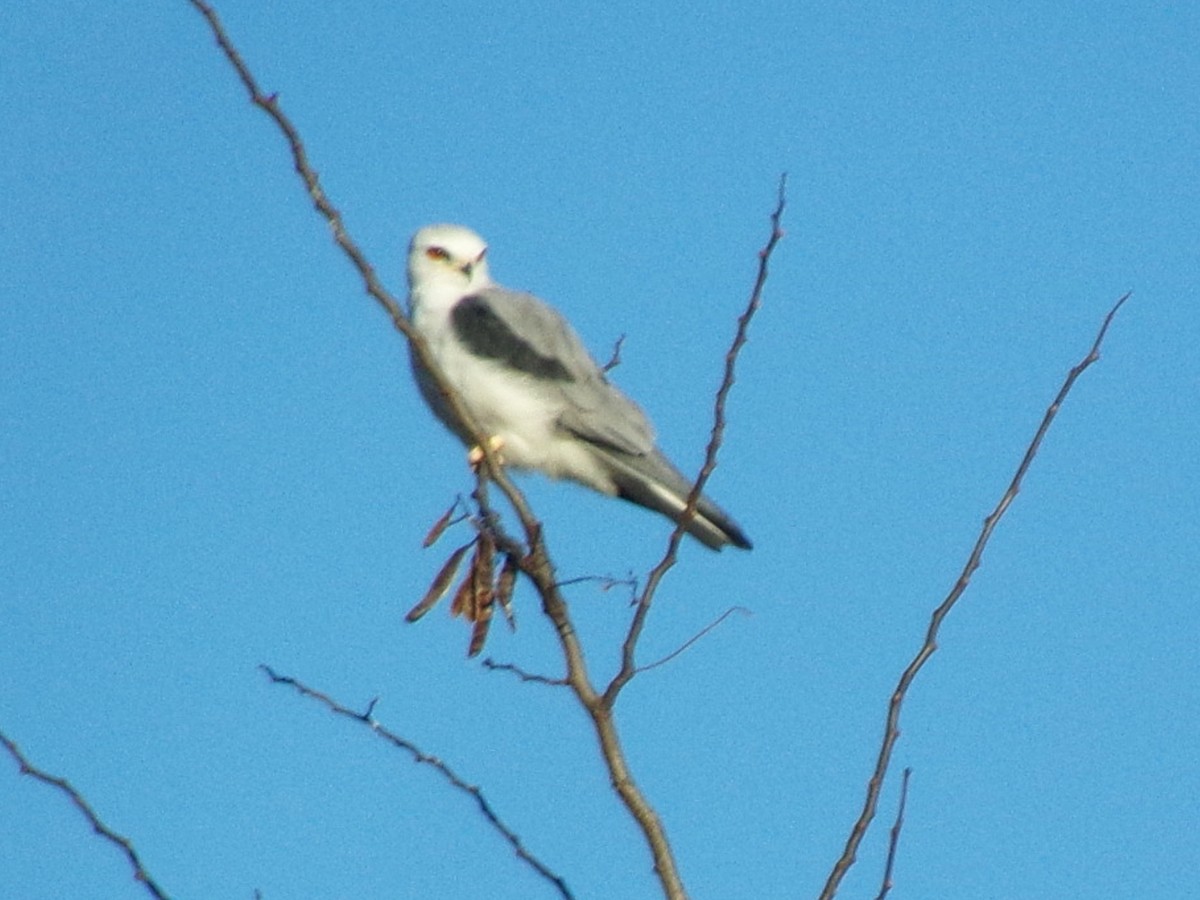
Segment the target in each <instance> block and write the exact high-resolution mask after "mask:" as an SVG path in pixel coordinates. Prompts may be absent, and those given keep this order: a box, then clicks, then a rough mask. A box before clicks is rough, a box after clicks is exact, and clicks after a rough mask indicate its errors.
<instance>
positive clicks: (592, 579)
mask: <svg viewBox="0 0 1200 900" xmlns="http://www.w3.org/2000/svg"><path fill="white" fill-rule="evenodd" d="M589 583H592V584H598V585H600V590H602V591H611V590H612V589H613V588H615V587H627V588H629V590H630V592H631V593H633V594H634V595H635V597H634V599H636V594H637V588H638V580H637V577H636V576H634V575H632V574H630V575H626V576H625V577H624V578H617V577H615V576H613V575H576V576H575V577H574V578H564V579H563V580H562V581H560V582H558V583H557V587H560V588H565V587H571V586H572V585H576V584H589Z"/></svg>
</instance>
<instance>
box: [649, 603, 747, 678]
mask: <svg viewBox="0 0 1200 900" xmlns="http://www.w3.org/2000/svg"><path fill="white" fill-rule="evenodd" d="M734 613H741V614H742V615H744V616H751V615H754V614H753V613H752V612H750V610H748V609H746V607H744V606H731V607H729V609H727V610H725V612H723V613H721V614H720V615H719V616H717V617H716V618H715V619H713V620H712V621H711V622H709V623H708V624H707V625H705V626H704V627H703V628H701V629H700V630H699V631H697V632H696V633H695V634H693V635H692V636H691V637H690V638H688V639H687V640H686V641H684V642H683V643H682V644H680V645H679V646H678V647H676V648H675V649H674V650H672V651H671V652H670V653H668V654H667V655H666V656H664V657H663V658H662V659H658V660H655V661H654V662H652V663H648V664H647V665H644V666H638V669H637V673H636V674H641V673H642V672H649V671H650V670H651V669H657V668H658V667H659V666H665V665H666V664H667V663H669V662H670V661H671V660H673V659H674V658H675V657H677V656H679V654H681V653H683V652H684V651H685V650H687V649H688V648H689V647H691V646H692V645H693V644H695V643H696V642H697V641H698V640H700V639H701V638H703V637H704V636H705V635H706V634H708V633H709V632H710V631H712V630H713V629H714V628H716V627H717V626H718V625H720V624H721V623H722V622H724V621H725V620H726V619H728V618H729V617H730V616H732V615H733V614H734Z"/></svg>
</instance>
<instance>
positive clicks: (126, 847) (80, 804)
mask: <svg viewBox="0 0 1200 900" xmlns="http://www.w3.org/2000/svg"><path fill="white" fill-rule="evenodd" d="M0 744H3V745H4V749H5V750H7V751H8V755H9V756H11V757H12V758H13V759H15V760H16V761H17V765H18V766H20V768H21V774H22V775H29V776H31V777H33V778H36V779H37V780H38V781H40V782H42V783H43V784H48V785H50V786H51V787H53V788H57V789H58V790H59V791H61V792H62V793H63V794H66V796H67V798H68V799H69V800H70V801H71V802H72V803H73V804H75V808H76V809H78V810H79V811H80V812H81V813H83V817H84V818H85V819H87V820H88V824H89V825H91V826H92V830H93V831H95V832H96V834H98V835H100V836H101V837H102V838H104V839H105V840H107V841H108V842H109V843H111V844H114V845H116V847H117V848H119V849H120V850H121V852H122V853H124V854H125V858H126V859H127V860H129V865H130V867H131V868H132V869H133V877H134V880H136V881H140V882H141V883H142V884H143V885H145V887H146V891H147V892H148V893H149V894H150V896H152V897H157V898H159V900H167V893H166V891H164V890H163V889H162V888H161V887H159V885H158V882H156V881H155V880H154V879H153V878H151V877H150V873H149V872H147V871H146V867H145V866H144V865H142V859H141V857H140V856H138V852H137V851H136V850H135V849H133V844H132V843H131V842H130V840H129V838H127V837H124V836H123V835H120V834H117V833H116V832H115V831H113V830H112V829H111V828H109V827H108V826H107V825H105V824H104V823H103V822H102V821H100V817H99V816H98V815H96V811H95V810H94V809H92V807H91V804H89V803H88V802H87V800H85V799H84V798H83V795H82V794H80V793H79V791H77V790H76V789H75V788H74V787H73V786H72V785H71V783H70V782H69V781H67V780H66V779H65V778H59V777H58V776H57V775H51V774H49V773H48V772H43V771H42V770H41V769H39V768H38V767H37V766H35V765H34V764H33V763H31V762H30V761H29V760H28V759H27V758H26V757H25V754H23V753H22V752H21V748H20V747H18V746H17V745H16V744H15V743H14V742H13V741H12V740H11V739H9V737H8V736H7V735H6V734H4V733H3V732H0Z"/></svg>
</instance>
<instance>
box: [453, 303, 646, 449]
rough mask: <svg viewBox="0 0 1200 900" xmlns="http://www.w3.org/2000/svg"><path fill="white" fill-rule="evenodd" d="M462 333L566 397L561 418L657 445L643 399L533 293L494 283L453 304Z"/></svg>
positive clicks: (579, 432) (583, 433)
mask: <svg viewBox="0 0 1200 900" xmlns="http://www.w3.org/2000/svg"><path fill="white" fill-rule="evenodd" d="M451 323H452V325H453V327H454V332H455V336H456V337H457V338H458V340H459V341H461V342H462V344H463V345H464V346H465V347H466V348H467V349H468V350H469V351H470V352H471V353H473V354H475V355H476V356H481V357H486V358H489V359H493V360H495V361H496V362H498V363H501V364H502V365H504V366H506V367H507V368H509V369H511V370H513V371H514V372H516V373H519V374H521V375H524V376H525V377H526V378H528V379H529V380H530V382H531V386H535V389H537V390H541V391H543V392H547V393H553V394H554V395H555V396H556V398H557V399H559V400H560V401H561V404H562V409H561V412H560V414H559V424H560V425H561V426H562V427H563V428H565V429H567V430H568V431H570V432H571V433H572V434H575V435H576V436H578V437H580V438H582V439H583V440H586V441H590V442H592V443H596V444H600V445H603V446H607V447H611V448H613V449H615V450H618V451H620V452H622V453H629V454H634V455H641V454H646V453H649V452H651V451H652V450H653V449H654V430H653V428H652V427H651V425H650V422H649V420H648V419H647V418H646V415H645V413H643V412H642V410H641V409H640V408H639V407H638V405H637V404H636V403H634V402H633V401H632V400H630V399H629V398H628V397H626V396H625V395H624V394H622V393H621V392H620V391H618V390H617V389H616V388H615V387H613V386H612V385H610V384H609V383H608V381H607V380H606V379H605V377H604V372H603V371H602V370H601V369H600V367H599V366H598V365H597V364H596V361H595V360H594V359H592V357H591V355H590V354H589V353H588V351H587V348H586V347H584V345H583V342H582V341H581V340H580V339H579V336H578V335H576V334H575V331H574V330H573V329H572V328H571V326H570V324H568V322H567V320H566V319H564V318H563V317H562V316H561V315H560V314H559V313H558V312H557V311H555V310H554V309H552V308H551V307H549V306H547V305H546V304H545V303H543V302H542V301H541V300H539V299H538V298H537V297H534V296H533V295H532V294H524V293H519V292H517V291H509V290H505V289H504V288H499V287H491V288H487V289H486V290H483V291H480V292H478V293H475V294H471V295H470V296H467V297H464V298H463V299H462V300H460V301H459V302H458V303H457V304H455V306H454V309H453V311H452V312H451Z"/></svg>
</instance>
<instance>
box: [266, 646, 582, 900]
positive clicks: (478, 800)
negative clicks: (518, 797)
mask: <svg viewBox="0 0 1200 900" xmlns="http://www.w3.org/2000/svg"><path fill="white" fill-rule="evenodd" d="M259 668H260V669H262V671H263V672H264V673H266V676H267V677H268V678H269V679H271V683H272V684H282V685H287V686H290V687H292V688H294V689H295V690H296V692H297V693H298V694H300V695H301V696H302V697H308V698H310V699H312V700H316V701H317V702H318V703H322V704H324V705H325V707H326V708H328V709H329V710H330V711H331V712H333V713H335V714H337V715H339V716H344V717H345V718H347V719H353V720H354V721H356V722H359V723H361V724H363V725H366V726H367V727H368V728H370V729H371V730H372V731H373V732H375V733H376V734H377V735H379V736H380V737H381V738H383V739H384V740H386V741H388V742H389V743H390V744H392V745H393V746H395V747H398V748H400V749H401V750H404V751H405V752H406V753H408V755H409V756H411V757H412V759H413V762H417V763H421V764H422V765H427V766H432V767H433V768H434V769H436V770H437V771H438V772H439V773H441V775H442V777H443V778H445V779H446V781H447V782H449V783H450V784H451V785H452V786H453V787H455V788H456V789H458V790H460V791H462V792H463V793H465V794H468V795H470V797H471V798H472V799H474V801H475V805H476V806H477V807H478V808H479V811H480V813H482V814H483V817H484V818H485V819H487V821H488V824H490V825H491V826H492V827H493V828H494V829H495V830H496V831H497V832H499V834H500V836H501V837H503V838H504V839H505V840H506V841H508V843H509V845H510V846H511V847H512V848H513V851H514V852H515V853H516V854H517V856H518V857H519V858H520V859H522V860H524V861H525V862H526V863H528V864H529V866H531V867H532V868H533V870H534V871H535V872H537V873H538V874H539V875H541V876H542V878H544V879H546V880H547V881H549V882H550V883H551V884H553V885H554V887H555V888H557V889H558V892H559V893H560V894H561V895H562V896H563V897H565V898H568V900H570V898H571V897H572V896H573V895H572V894H571V891H570V889H569V888H568V887H567V884H566V882H565V881H563V879H562V878H561V877H559V876H558V875H556V874H555V873H554V872H553V871H551V870H550V869H549V868H548V867H547V866H546V865H545V864H544V863H542V862H541V860H539V859H538V858H537V857H536V856H534V855H533V854H532V853H530V852H529V851H528V850H527V849H526V848H525V845H524V844H523V843H521V839H520V838H519V837H518V836H517V835H516V833H515V832H514V831H513V830H512V829H511V828H509V827H508V826H507V825H506V824H504V821H503V820H502V819H501V818H500V816H499V815H498V814H497V813H496V811H495V809H493V807H492V805H491V803H489V802H488V800H487V798H486V797H484V795H483V791H482V789H480V788H479V786H478V785H474V784H468V783H467V782H466V781H464V780H463V779H462V778H461V777H460V776H459V775H458V773H456V772H455V771H454V770H453V769H451V768H450V766H449V765H447V764H446V763H445V762H443V761H442V760H441V759H438V757H436V756H431V755H430V754H428V753H426V752H425V751H423V750H422V749H421V748H419V747H418V746H417V745H416V744H414V743H412V741H409V740H407V739H405V738H402V737H400V735H398V734H396V733H395V732H393V731H390V730H389V729H387V728H385V727H384V726H383V725H380V724H379V721H378V720H377V719H376V718H375V717H374V715H373V712H374V710H375V704H376V700H372V701H371V702H370V703H369V704H367V708H366V710H365V711H364V712H356V711H355V710H352V709H350V708H349V707H347V706H344V705H343V704H341V703H339V702H338V701H336V700H334V699H333V698H332V697H330V696H329V695H328V694H325V693H323V692H322V691H318V690H315V689H313V688H310V687H309V686H308V685H306V684H304V683H303V682H301V681H298V680H297V679H295V678H292V677H290V676H288V675H280V674H278V673H277V672H276V671H275V670H274V669H272V668H271V667H270V666H268V665H260V666H259Z"/></svg>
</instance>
